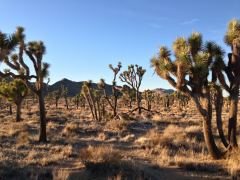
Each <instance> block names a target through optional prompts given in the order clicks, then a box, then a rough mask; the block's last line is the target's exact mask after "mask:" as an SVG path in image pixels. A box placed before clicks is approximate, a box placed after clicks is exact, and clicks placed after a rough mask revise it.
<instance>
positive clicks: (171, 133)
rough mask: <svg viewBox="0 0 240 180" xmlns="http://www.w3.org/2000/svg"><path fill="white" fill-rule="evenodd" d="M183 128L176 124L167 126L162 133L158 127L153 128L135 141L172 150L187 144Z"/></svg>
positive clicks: (151, 146)
mask: <svg viewBox="0 0 240 180" xmlns="http://www.w3.org/2000/svg"><path fill="white" fill-rule="evenodd" d="M185 139H186V136H185V134H184V130H183V128H181V127H179V126H176V125H169V126H167V127H166V128H165V129H164V131H163V132H162V133H161V132H159V131H158V130H157V129H151V130H149V131H148V132H147V134H146V135H145V136H144V137H140V138H139V139H137V140H136V141H135V142H136V143H137V144H140V145H144V146H146V147H148V148H168V149H171V150H174V149H178V148H181V147H183V146H187V145H186V143H185Z"/></svg>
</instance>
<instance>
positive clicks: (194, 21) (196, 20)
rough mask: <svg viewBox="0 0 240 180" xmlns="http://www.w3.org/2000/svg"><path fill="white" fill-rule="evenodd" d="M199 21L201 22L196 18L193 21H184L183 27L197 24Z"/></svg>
mask: <svg viewBox="0 0 240 180" xmlns="http://www.w3.org/2000/svg"><path fill="white" fill-rule="evenodd" d="M198 21H199V19H197V18H194V19H191V20H188V21H184V22H182V23H181V24H182V25H188V24H193V23H196V22H198Z"/></svg>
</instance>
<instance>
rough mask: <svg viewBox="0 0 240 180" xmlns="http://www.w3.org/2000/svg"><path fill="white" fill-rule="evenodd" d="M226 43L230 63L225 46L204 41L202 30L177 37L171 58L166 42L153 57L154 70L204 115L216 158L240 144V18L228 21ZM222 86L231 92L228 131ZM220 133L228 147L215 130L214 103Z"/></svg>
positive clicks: (207, 135) (208, 141) (209, 147)
mask: <svg viewBox="0 0 240 180" xmlns="http://www.w3.org/2000/svg"><path fill="white" fill-rule="evenodd" d="M224 39H225V43H226V44H227V45H228V46H230V47H231V50H232V52H231V53H229V54H228V63H227V64H225V63H224V51H223V49H222V48H221V47H220V46H219V45H217V44H216V43H214V42H212V41H208V42H205V43H204V42H203V39H202V35H201V34H200V33H196V32H195V33H192V34H191V35H190V36H189V37H188V38H184V37H180V38H177V39H176V41H175V42H174V43H173V53H174V56H175V59H174V60H173V59H172V56H171V52H170V50H169V49H168V48H167V47H165V46H163V47H161V48H160V50H159V54H158V56H156V57H154V58H152V60H151V64H152V67H153V68H154V70H155V72H156V73H157V74H158V75H159V76H160V77H161V78H163V79H165V80H167V81H168V82H169V84H171V85H172V86H173V87H174V88H175V89H177V90H178V91H179V92H182V93H184V94H185V95H187V96H188V97H190V98H191V99H192V100H193V102H194V103H195V105H196V107H197V110H198V111H199V113H200V114H201V115H202V117H203V133H204V138H205V142H206V145H207V148H208V151H209V153H210V154H211V156H212V157H213V158H215V159H218V158H221V157H223V156H224V155H225V154H226V152H228V151H229V150H231V149H232V148H236V147H237V146H238V145H237V111H238V96H239V84H240V22H239V21H238V20H235V19H234V20H232V21H230V22H229V25H228V29H227V32H226V35H225V38H224ZM223 90H225V91H226V92H227V93H228V94H229V101H230V109H229V121H228V135H227V138H225V134H224V131H223V127H222V107H223ZM214 106H215V110H216V122H217V129H218V133H219V136H220V138H221V141H222V144H223V145H224V146H225V148H226V150H225V151H224V152H221V151H220V148H219V147H218V146H217V145H216V142H215V139H214V136H213V131H212V118H213V107H214Z"/></svg>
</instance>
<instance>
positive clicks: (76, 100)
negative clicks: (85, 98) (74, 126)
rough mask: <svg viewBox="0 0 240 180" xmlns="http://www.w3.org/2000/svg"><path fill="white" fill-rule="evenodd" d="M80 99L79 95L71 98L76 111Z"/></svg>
mask: <svg viewBox="0 0 240 180" xmlns="http://www.w3.org/2000/svg"><path fill="white" fill-rule="evenodd" d="M80 97H81V95H80V94H77V95H76V96H74V98H73V103H74V104H75V105H76V108H77V109H78V107H79V104H80Z"/></svg>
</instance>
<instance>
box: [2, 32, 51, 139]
mask: <svg viewBox="0 0 240 180" xmlns="http://www.w3.org/2000/svg"><path fill="white" fill-rule="evenodd" d="M14 48H16V50H15V51H14ZM15 52H16V53H17V54H14V53H15ZM45 52H46V48H45V46H44V43H43V42H42V41H31V42H28V43H26V42H25V34H24V28H22V27H18V28H17V30H16V32H15V33H13V34H12V35H10V36H7V35H6V34H3V33H0V60H1V61H3V62H4V63H5V64H6V65H7V66H8V67H9V68H10V69H11V70H9V71H7V72H2V71H1V72H0V76H1V77H12V78H14V79H16V78H18V79H21V80H22V82H23V83H24V84H25V85H26V86H27V87H28V88H29V89H30V90H31V91H32V92H34V94H36V96H37V98H38V103H39V111H40V131H39V132H40V133H39V141H40V142H46V141H47V134H46V110H45V101H44V94H43V90H44V78H46V77H47V76H48V69H49V64H48V63H45V62H43V55H44V54H45ZM12 54H14V55H15V57H16V58H14V59H10V58H9V56H11V55H12ZM26 59H28V62H30V63H32V64H33V72H32V70H31V71H30V68H29V66H28V65H27V64H28V63H27V60H26ZM12 70H13V71H12ZM15 72H17V73H15ZM32 80H34V83H32V82H33V81H32Z"/></svg>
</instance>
